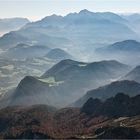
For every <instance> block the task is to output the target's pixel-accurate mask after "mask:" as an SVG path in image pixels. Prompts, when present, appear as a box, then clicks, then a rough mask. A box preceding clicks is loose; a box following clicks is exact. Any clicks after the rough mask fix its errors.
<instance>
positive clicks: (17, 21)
mask: <svg viewBox="0 0 140 140" xmlns="http://www.w3.org/2000/svg"><path fill="white" fill-rule="evenodd" d="M27 23H29V20H28V19H26V18H6V19H0V35H3V34H5V33H8V32H10V31H14V30H18V29H20V28H21V27H23V26H24V25H25V24H27Z"/></svg>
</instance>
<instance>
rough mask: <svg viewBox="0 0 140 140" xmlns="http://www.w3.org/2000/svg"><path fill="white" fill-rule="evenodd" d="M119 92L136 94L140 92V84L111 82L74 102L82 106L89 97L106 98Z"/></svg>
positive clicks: (130, 94)
mask: <svg viewBox="0 0 140 140" xmlns="http://www.w3.org/2000/svg"><path fill="white" fill-rule="evenodd" d="M117 93H127V94H128V95H129V96H135V95H138V94H139V93H140V84H139V83H137V82H135V81H127V80H125V81H115V82H112V83H111V84H108V85H105V86H102V87H99V88H97V89H93V90H90V91H88V92H87V93H86V94H85V95H84V96H83V97H81V98H80V99H79V100H78V101H76V102H75V103H74V106H82V105H83V104H84V103H85V102H86V101H87V100H88V99H89V98H93V99H95V98H98V99H101V100H106V99H107V98H109V97H114V96H115V95H116V94H117Z"/></svg>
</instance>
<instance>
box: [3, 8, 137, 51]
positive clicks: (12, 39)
mask: <svg viewBox="0 0 140 140" xmlns="http://www.w3.org/2000/svg"><path fill="white" fill-rule="evenodd" d="M126 22H127V20H125V19H123V18H122V17H120V16H119V15H117V14H114V13H110V12H105V13H98V12H97V13H93V12H90V11H88V10H82V11H80V12H79V13H70V14H68V15H67V16H64V17H62V16H57V15H52V16H49V17H45V18H43V19H42V20H40V21H36V22H33V23H29V24H27V25H25V26H24V27H23V28H22V29H20V30H19V31H15V32H12V33H9V34H6V35H4V36H3V37H2V38H1V39H0V46H1V47H2V48H3V49H5V48H11V47H12V46H15V45H17V44H18V43H19V42H20V43H25V44H26V43H27V42H30V43H38V44H39V45H47V46H49V47H53V48H68V47H69V46H71V47H70V48H71V50H73V49H76V48H79V49H81V50H82V49H84V50H85V49H86V47H87V45H88V46H93V43H94V44H96V43H100V42H101V41H102V43H105V44H106V43H108V42H110V43H112V42H115V41H119V40H125V39H129V38H132V39H134V38H137V35H136V33H135V32H134V31H132V30H131V29H130V28H129V27H128V26H127V25H126V24H125V23H126ZM100 31H101V32H100ZM93 36H94V38H93ZM7 38H8V41H7V42H6V40H7ZM23 39H24V40H23ZM58 44H59V45H58ZM79 46H80V47H79Z"/></svg>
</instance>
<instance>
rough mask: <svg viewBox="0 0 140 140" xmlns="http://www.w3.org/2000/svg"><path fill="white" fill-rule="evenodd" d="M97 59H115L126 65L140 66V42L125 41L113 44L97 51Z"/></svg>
mask: <svg viewBox="0 0 140 140" xmlns="http://www.w3.org/2000/svg"><path fill="white" fill-rule="evenodd" d="M95 53H96V55H97V57H100V58H101V59H104V58H103V57H102V56H103V55H104V57H105V58H106V59H115V60H118V61H120V62H122V63H125V64H130V65H133V66H136V65H139V61H138V59H139V55H140V42H138V41H136V40H124V41H121V42H116V43H113V44H111V45H109V46H106V47H101V48H97V49H96V50H95Z"/></svg>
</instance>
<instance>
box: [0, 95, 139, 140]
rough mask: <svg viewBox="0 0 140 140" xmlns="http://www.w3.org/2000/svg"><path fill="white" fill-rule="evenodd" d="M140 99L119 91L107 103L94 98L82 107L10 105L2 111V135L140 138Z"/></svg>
mask: <svg viewBox="0 0 140 140" xmlns="http://www.w3.org/2000/svg"><path fill="white" fill-rule="evenodd" d="M139 101H140V96H136V97H133V98H130V97H129V96H127V95H124V94H118V95H116V96H115V97H114V98H110V99H108V100H106V101H105V102H101V101H100V100H98V101H96V99H91V98H90V99H89V100H88V101H87V102H86V103H85V104H84V106H83V107H82V108H64V109H60V110H58V109H56V108H54V107H51V106H47V105H34V106H30V107H26V108H25V107H22V106H15V107H7V108H4V109H1V110H0V138H1V139H5V138H7V139H9V138H22V139H29V138H33V139H38V138H45V139H46V138H140V125H139V122H140V116H139V115H140V109H139V105H140V102H139ZM97 103H99V104H98V105H99V106H98V105H97ZM128 104H129V106H128V107H127V105H128ZM112 105H113V106H112ZM122 105H123V106H122ZM120 108H121V111H119V114H116V113H117V112H118V110H119V109H120ZM126 108H127V113H126V114H124V112H125V110H126ZM129 108H130V109H129ZM134 108H135V109H134ZM102 109H103V110H104V112H102ZM112 109H113V111H111V110H112ZM95 114H96V115H95ZM118 134H121V135H118Z"/></svg>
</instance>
